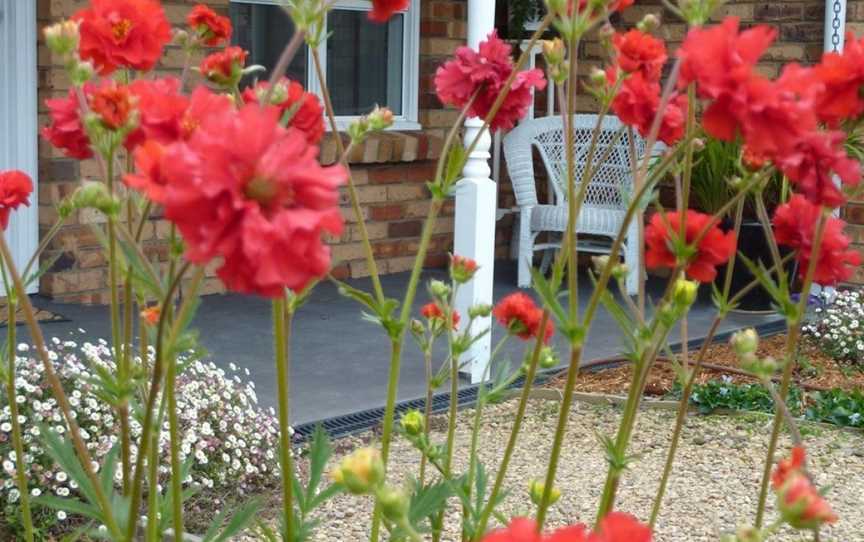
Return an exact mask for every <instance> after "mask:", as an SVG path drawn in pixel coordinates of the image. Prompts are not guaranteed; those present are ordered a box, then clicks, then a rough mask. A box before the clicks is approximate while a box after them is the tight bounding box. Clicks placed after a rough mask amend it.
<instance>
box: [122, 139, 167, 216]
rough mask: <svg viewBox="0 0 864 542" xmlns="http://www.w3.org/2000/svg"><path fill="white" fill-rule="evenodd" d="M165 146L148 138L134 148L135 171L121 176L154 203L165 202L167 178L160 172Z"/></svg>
mask: <svg viewBox="0 0 864 542" xmlns="http://www.w3.org/2000/svg"><path fill="white" fill-rule="evenodd" d="M164 156H165V146H164V145H162V144H161V143H159V142H158V141H156V140H155V139H148V140H147V141H145V142H144V143H143V144H142V145H140V146H138V147H137V148H136V149H135V171H137V173H130V174H128V175H126V176H125V177H123V182H125V183H126V185H127V186H129V187H131V188H134V189H135V190H138V191H140V192H143V193H144V194H146V195H147V197H148V198H150V199H151V200H152V201H153V202H155V203H164V202H165V185H166V184H167V179H165V176H164V175H163V174H162V159H163V157H164Z"/></svg>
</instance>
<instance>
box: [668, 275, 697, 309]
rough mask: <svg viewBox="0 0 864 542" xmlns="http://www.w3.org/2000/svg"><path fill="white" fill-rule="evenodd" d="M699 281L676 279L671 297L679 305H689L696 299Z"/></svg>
mask: <svg viewBox="0 0 864 542" xmlns="http://www.w3.org/2000/svg"><path fill="white" fill-rule="evenodd" d="M698 291H699V283H698V282H696V281H693V280H684V279H678V280H676V281H675V286H674V287H673V290H672V299H674V300H675V304H676V305H678V306H679V307H689V306H690V305H692V304H693V302H694V301H696V293H697V292H698Z"/></svg>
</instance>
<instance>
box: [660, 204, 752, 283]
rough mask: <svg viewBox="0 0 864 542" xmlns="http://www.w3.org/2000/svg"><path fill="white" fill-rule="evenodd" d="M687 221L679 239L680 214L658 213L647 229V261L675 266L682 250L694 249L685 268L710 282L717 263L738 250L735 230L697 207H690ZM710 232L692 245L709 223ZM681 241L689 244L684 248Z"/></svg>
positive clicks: (704, 280) (720, 262) (693, 276)
mask: <svg viewBox="0 0 864 542" xmlns="http://www.w3.org/2000/svg"><path fill="white" fill-rule="evenodd" d="M685 216H686V218H685V224H684V240H683V242H682V240H680V238H679V233H680V231H681V215H680V213H678V212H671V213H666V215H665V216H664V215H663V214H662V213H655V214H654V216H652V217H651V222H650V223H649V224H648V227H647V228H646V229H645V247H646V250H645V265H646V266H647V267H649V268H657V267H667V268H670V269H672V268H674V267H675V266H676V264H678V263H679V262H678V258H679V255H680V253H681V252H683V253H685V254H686V253H687V252H688V251H693V253H692V255H691V256H690V257H689V258H688V259H687V261H686V263H685V262H681V263H682V264H685V265H686V267H685V268H684V271H685V272H686V273H687V276H688V277H690V278H692V279H693V280H698V281H699V282H711V281H713V280H714V278H715V277H716V276H717V269H716V267H717V266H718V265H720V264H722V263H724V262H726V260H728V259H729V257H730V256H732V254H734V253H735V246H736V244H735V233H734V232H731V231H730V232H727V233H723V231H722V230H721V229H720V228H719V227H718V226H717V225H716V224H714V223H713V222H714V218H713V217H711V216H709V215H706V214H702V213H699V212H696V211H691V210H689V209H688V210H687V213H686V215H685ZM709 225H711V226H710V227H709V228H708V231H707V233H706V234H705V236H703V237H702V239H701V240H700V241H699V245H698V246H697V247H695V249H694V247H692V246H690V245H692V243H693V242H694V241H695V240H696V237H697V236H698V235H699V234H700V233H701V232H702V230H704V229H705V227H706V226H709ZM682 245H686V246H687V247H690V248H689V249H688V248H685V247H684V246H682Z"/></svg>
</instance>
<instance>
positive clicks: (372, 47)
mask: <svg viewBox="0 0 864 542" xmlns="http://www.w3.org/2000/svg"><path fill="white" fill-rule="evenodd" d="M367 15H368V12H366V11H360V10H349V9H335V10H333V11H331V12H330V14H329V15H328V18H327V30H328V32H329V34H330V37H329V38H328V40H327V85H328V87H329V88H330V93H331V96H332V99H333V108H334V109H335V110H336V114H337V115H364V114H366V113H368V112H369V111H370V110H371V109H372V108H373V107H374V106H375V105H381V106H384V105H386V106H388V107H390V109H391V110H392V111H393V113H395V114H396V115H401V114H402V62H403V58H402V56H403V54H402V49H403V33H404V31H405V15H404V14H397V15H395V16H394V17H393V18H391V19H390V21H389V22H388V23H387V24H378V23H373V22H371V21H369V19H368V16H367Z"/></svg>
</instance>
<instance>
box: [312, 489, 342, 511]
mask: <svg viewBox="0 0 864 542" xmlns="http://www.w3.org/2000/svg"><path fill="white" fill-rule="evenodd" d="M343 491H345V486H343V485H342V484H330V485H329V486H327V487H326V488H324V489H322V490H321V491H319V492H318V493H317V494H316V495H315V496H314V497H312V499H310V500H309V504H308V505H307V506H308V508H309V510H314V509H315V508H318V507H319V506H321V505H322V504H324V502H326V501H328V500H330V499H331V498H332V497H334V496H335V495H336V494H338V493H341V492H343Z"/></svg>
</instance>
